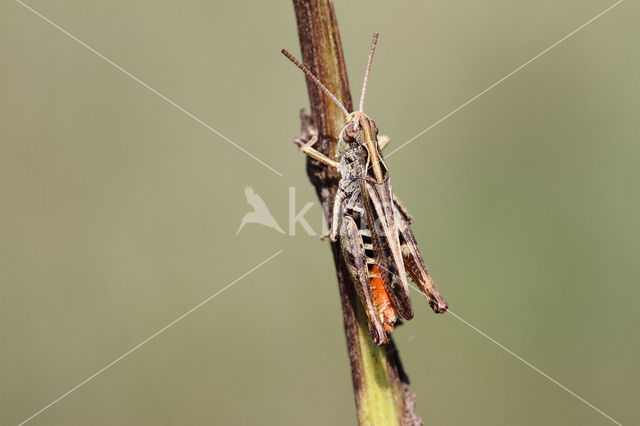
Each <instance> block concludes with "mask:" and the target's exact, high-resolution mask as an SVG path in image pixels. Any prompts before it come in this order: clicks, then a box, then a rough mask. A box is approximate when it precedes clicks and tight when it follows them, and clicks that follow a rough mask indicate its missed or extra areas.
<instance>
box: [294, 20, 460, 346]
mask: <svg viewBox="0 0 640 426" xmlns="http://www.w3.org/2000/svg"><path fill="white" fill-rule="evenodd" d="M377 40H378V34H377V33H376V34H374V35H373V42H372V43H371V49H370V51H369V60H368V61H367V68H366V72H365V77H364V83H363V86H362V95H361V97H360V108H359V110H358V111H355V112H352V113H349V112H348V111H347V109H346V108H345V107H344V105H342V103H341V102H340V101H339V100H338V99H337V98H336V97H335V95H333V94H332V93H331V92H330V91H329V89H327V88H326V87H325V86H324V84H322V83H321V82H320V81H319V80H318V79H317V78H316V77H315V76H314V75H313V74H312V73H311V71H309V70H308V69H307V68H306V67H305V66H304V65H302V64H301V63H300V62H299V61H298V60H297V59H295V58H294V57H293V56H292V55H291V54H290V53H289V52H287V51H286V50H284V49H283V50H282V53H283V54H284V55H285V56H286V57H287V58H289V59H290V60H291V61H292V62H293V63H294V64H295V65H296V66H297V67H298V68H300V69H301V70H302V71H303V72H304V73H305V74H306V75H307V76H308V77H309V78H310V79H311V81H313V83H314V84H316V85H317V86H318V87H319V88H320V89H321V90H322V91H323V92H324V93H325V94H326V95H327V96H328V97H329V98H330V99H331V100H332V101H333V102H334V103H335V104H336V105H337V106H338V107H339V108H340V109H341V110H342V112H343V113H344V115H345V118H346V124H345V126H344V128H343V129H342V131H341V132H340V136H339V140H338V153H337V155H336V158H337V160H338V161H334V160H332V159H331V158H329V157H327V156H326V155H324V154H322V153H321V152H319V151H317V150H316V149H314V148H313V145H314V144H315V143H316V142H317V140H318V137H317V135H314V136H313V137H312V138H311V139H310V140H309V141H308V142H307V143H305V144H303V145H302V146H301V150H302V151H303V152H304V153H305V154H307V155H308V156H309V157H311V158H313V159H315V160H317V161H319V162H321V163H323V164H326V165H327V166H329V167H334V168H336V169H337V170H338V171H339V172H340V175H341V179H340V182H339V184H338V191H337V194H336V198H335V202H334V205H333V214H332V220H331V229H330V232H329V237H330V239H331V241H333V242H335V241H337V239H338V235H339V236H340V247H341V251H342V254H343V256H344V259H345V263H346V265H347V269H348V271H349V275H350V277H351V280H352V282H353V284H354V286H355V288H356V291H357V292H358V296H359V297H360V301H361V302H362V304H363V306H364V309H365V312H366V314H367V318H368V321H369V331H370V332H371V337H372V338H373V341H374V342H375V343H377V344H378V345H384V344H386V343H388V342H389V336H388V333H390V332H391V331H393V327H394V325H395V323H396V319H397V316H400V317H401V318H404V319H407V320H410V319H411V318H413V308H412V306H411V299H410V297H409V287H408V284H407V273H408V274H409V276H410V277H411V279H412V280H413V281H414V282H415V283H416V284H417V286H418V288H419V289H420V291H421V292H422V293H423V294H424V296H425V297H426V298H427V300H428V301H429V305H430V306H431V308H432V309H433V311H434V312H436V313H443V312H445V311H446V310H447V308H448V306H447V302H446V301H445V300H444V298H443V297H442V296H441V295H440V293H439V292H438V290H437V289H436V288H435V285H434V283H433V280H432V279H431V276H430V275H429V272H428V271H427V267H426V266H425V264H424V261H423V260H422V256H421V255H420V251H419V250H418V245H417V243H416V239H415V237H414V236H413V232H411V229H410V228H409V224H411V223H412V221H413V219H412V217H411V215H410V214H409V213H408V211H407V209H406V208H405V207H404V205H403V204H402V203H401V202H400V201H399V200H398V199H397V198H396V197H395V195H394V194H393V191H392V190H391V182H390V180H389V171H388V170H387V166H386V164H385V162H384V159H383V156H382V149H383V148H384V147H385V146H386V145H387V144H388V143H389V139H388V138H386V137H384V136H380V138H378V127H377V126H376V123H375V121H373V120H372V119H371V118H369V117H368V116H367V115H366V114H365V113H364V112H363V106H364V99H365V95H366V90H367V81H368V79H369V72H370V70H371V62H372V60H373V54H374V52H375V47H376V43H377Z"/></svg>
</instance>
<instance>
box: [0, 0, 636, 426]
mask: <svg viewBox="0 0 640 426" xmlns="http://www.w3.org/2000/svg"><path fill="white" fill-rule="evenodd" d="M28 4H29V5H30V6H32V7H33V8H35V9H36V10H38V11H39V12H40V13H42V14H44V15H45V16H47V17H48V18H49V19H51V20H52V21H53V22H55V23H56V24H58V25H60V26H61V27H63V28H64V29H66V30H67V31H69V32H71V33H72V34H74V35H75V36H77V37H78V38H79V39H81V40H82V41H84V42H85V43H87V44H88V45H90V46H92V47H93V48H95V49H96V50H98V51H99V52H101V53H102V54H104V55H105V56H107V57H109V58H110V59H111V60H113V61H114V62H115V63H117V64H118V65H120V66H122V67H123V68H124V69H126V70H127V71H129V72H131V73H132V74H134V75H135V76H137V77H138V78H140V79H141V80H142V81H144V82H145V83H147V84H149V85H150V86H151V87H153V88H154V89H156V90H158V91H159V92H160V93H162V94H164V95H165V96H167V97H168V98H170V99H172V100H173V101H175V102H176V103H178V104H179V105H181V106H183V107H184V108H185V109H187V110H188V111H190V112H191V113H193V114H195V115H196V116H197V117H199V118H200V119H202V120H203V121H204V122H206V123H208V124H209V125H211V126H212V127H214V128H215V129H217V130H219V131H220V132H222V133H223V134H224V135H226V136H227V137H229V138H230V139H232V140H233V141H234V142H236V143H238V144H239V145H241V146H242V147H244V148H246V149H247V150H248V151H250V152H251V153H252V154H254V155H256V156H257V157H259V158H260V159H262V160H264V161H265V162H267V163H268V164H269V165H271V166H272V167H274V168H275V169H277V170H278V171H280V172H281V173H282V174H283V176H282V177H280V176H278V175H276V174H275V173H273V172H272V171H270V170H268V169H267V168H265V167H263V166H262V165H260V164H259V163H257V162H256V161H254V160H253V159H252V158H250V157H248V156H247V155H245V154H244V153H242V152H241V151H239V150H238V149H236V148H234V147H233V146H231V145H230V144H229V143H227V142H225V141H224V140H223V139H221V138H220V137H218V136H216V135H215V134H213V133H212V132H210V131H209V130H207V129H206V128H204V127H203V126H201V125H200V124H198V123H197V122H195V121H194V120H193V119H191V118H189V117H188V116H186V115H185V114H184V113H182V112H180V111H179V110H177V109H176V108H174V107H173V106H171V105H170V104H168V103H167V102H166V101H164V100H163V99H161V98H159V97H158V96H156V95H155V94H153V93H151V92H150V91H149V90H147V89H145V88H144V87H142V86H141V85H140V84H139V83H137V82H135V81H133V80H132V79H130V78H129V77H127V76H126V75H124V74H123V73H122V72H120V71H118V70H117V69H116V68H114V67H113V66H112V65H110V64H108V63H106V62H105V61H103V60H102V59H100V58H99V57H97V56H96V55H94V54H93V53H91V52H90V51H89V50H87V49H86V48H85V47H82V46H80V45H79V44H78V43H76V42H74V41H73V40H71V39H70V38H69V37H67V36H66V35H64V34H63V33H61V32H60V31H58V30H56V29H55V28H53V27H52V26H51V25H49V24H48V23H46V22H45V21H43V20H42V19H41V18H39V17H37V16H36V15H34V14H33V13H31V12H29V11H28V10H27V9H25V8H24V7H23V6H21V5H20V4H19V3H17V2H14V1H11V0H7V1H4V2H2V4H1V5H0V16H1V18H0V20H1V23H0V27H1V29H0V34H1V37H0V54H1V55H2V67H1V69H0V94H1V96H0V117H1V118H0V128H1V135H2V137H1V141H0V150H1V152H0V173H1V175H0V179H1V180H0V197H1V198H0V203H1V210H0V219H1V227H0V235H1V240H0V274H1V276H0V278H1V288H0V292H1V293H0V319H1V324H0V330H1V348H0V356H1V358H0V360H1V366H0V396H1V398H0V413H1V414H0V423H1V424H3V425H11V424H17V423H19V422H20V421H22V420H24V419H26V418H28V417H29V416H30V415H32V414H33V413H35V412H36V411H38V410H39V409H41V408H42V407H44V406H45V405H46V404H48V403H50V402H51V401H53V400H54V399H56V398H57V397H59V396H60V395H61V394H63V393H64V392H66V391H67V390H69V389H70V388H72V387H73V386H75V385H77V384H78V383H80V382H82V381H83V380H84V379H86V378H87V377H89V376H90V375H91V374H93V373H94V372H96V371H97V370H99V369H101V368H102V367H104V366H105V365H107V364H108V363H109V362H111V361H113V360H114V359H116V358H117V357H118V356H120V355H121V354H123V353H125V352H126V351H128V350H129V349H131V348H132V347H134V346H135V345H136V344H138V343H139V342H141V341H142V340H144V339H145V338H147V337H149V336H150V335H152V334H153V333H155V332H156V331H157V330H159V329H160V328H162V327H163V326H165V325H166V324H168V323H169V322H171V321H173V320H174V319H176V318H177V317H179V316H180V315H182V314H183V313H184V312H186V311H187V310H188V309H190V308H191V307H193V306H194V305H196V304H198V303H200V302H201V301H203V300H204V299H206V298H207V297H209V296H210V295H212V294H213V293H215V292H216V291H218V290H219V289H221V288H223V287H224V286H225V285H227V284H228V283H230V282H231V281H233V280H235V279H236V278H238V277H239V276H241V275H242V274H244V273H245V272H246V271H248V270H249V269H251V268H252V267H254V266H255V265H256V264H258V263H260V262H261V261H263V260H264V259H266V258H267V257H269V256H270V255H272V254H274V253H275V252H277V251H278V250H280V249H282V250H284V252H283V253H282V254H281V255H280V256H278V257H276V258H275V259H274V260H272V261H271V262H269V263H267V264H266V265H265V266H263V267H262V268H260V269H258V270H257V271H255V272H253V273H252V274H251V275H249V276H247V277H246V278H244V279H242V280H241V281H239V282H238V283H237V284H235V285H234V286H232V287H231V288H230V289H228V290H227V291H225V292H224V293H222V294H220V295H219V296H218V297H216V298H215V299H213V300H212V301H211V302H209V303H208V304H206V305H204V306H203V307H201V308H200V309H199V310H197V311H196V312H194V313H193V314H191V315H190V316H188V317H186V318H185V319H183V320H182V321H180V322H178V323H177V324H176V325H174V326H173V327H171V328H169V329H168V330H167V331H166V332H164V333H163V334H161V335H159V336H158V337H156V338H155V339H153V340H151V341H150V342H149V343H147V344H145V345H144V346H142V347H141V348H140V349H139V350H137V351H135V352H133V353H132V354H130V355H129V356H128V357H126V358H124V359H123V360H121V361H120V362H118V363H117V364H115V365H114V366H113V367H111V368H110V369H108V370H106V371H105V372H104V373H102V374H100V375H98V376H97V377H96V378H95V379H93V380H92V381H90V382H88V383H87V384H85V385H84V386H82V387H80V388H79V389H78V390H76V391H75V392H73V393H72V394H70V395H69V396H68V397H66V398H64V399H63V400H61V401H60V402H58V403H57V404H55V405H54V406H52V407H51V408H49V409H48V410H46V411H45V412H43V413H42V414H40V415H39V416H38V417H36V418H34V419H33V420H32V421H31V423H30V424H33V425H89V424H91V425H113V424H123V425H134V424H135V425H143V424H145V425H178V424H203V425H204V424H225V425H227V424H228V425H249V424H251V425H254V424H256V425H257V424H260V425H266V424H273V425H280V424H309V425H325V424H353V423H354V422H355V410H354V402H353V395H352V386H351V376H350V372H349V366H348V361H347V357H346V351H345V342H344V334H343V329H342V320H341V311H340V306H339V299H338V291H337V285H336V282H335V278H334V269H333V265H332V262H331V257H330V252H329V249H328V247H327V243H326V242H320V241H319V240H318V239H317V238H316V237H312V236H308V235H306V233H305V232H304V230H303V229H302V228H300V227H298V229H297V234H296V236H295V237H291V236H287V235H282V234H279V233H277V232H275V231H274V230H271V229H268V228H265V227H261V226H259V225H255V224H254V225H247V226H246V227H245V228H244V229H243V230H242V232H241V233H240V234H239V235H238V236H235V232H236V230H237V228H238V225H239V224H240V219H241V218H242V216H243V215H244V214H245V213H247V212H248V211H250V207H249V206H248V205H247V203H246V201H245V197H244V192H243V190H244V187H245V186H252V187H253V188H254V189H255V191H256V192H257V193H258V194H260V195H261V196H262V198H263V199H264V200H265V202H266V203H267V204H268V206H269V208H270V209H271V212H272V213H273V215H274V216H275V217H276V218H277V220H278V221H279V222H280V225H281V226H282V227H284V228H285V229H286V226H287V216H288V188H289V187H295V188H296V203H297V208H298V209H300V208H302V206H303V205H304V204H305V203H307V202H313V203H314V206H313V207H312V209H311V211H310V212H309V213H308V214H307V215H306V217H307V219H308V221H309V223H310V224H311V225H312V226H313V227H314V228H316V230H317V232H320V229H319V228H320V226H319V224H320V223H321V222H322V218H321V212H320V209H319V206H318V203H317V201H316V198H315V193H314V192H313V190H312V188H311V186H310V185H309V183H308V181H307V178H306V174H305V170H304V160H303V156H302V154H300V153H299V152H298V151H297V149H296V148H295V147H294V145H293V144H292V138H293V137H294V136H295V135H296V134H297V131H298V128H299V121H298V110H299V108H301V107H307V94H306V87H305V84H304V79H303V76H302V73H300V72H299V71H298V70H296V69H295V67H293V66H292V65H291V64H290V63H289V62H288V61H287V60H285V59H284V58H283V57H282V56H281V55H280V53H279V50H280V49H281V48H282V47H286V48H288V49H290V50H291V51H292V52H294V53H295V54H296V55H298V54H299V47H298V39H297V34H296V24H295V18H294V13H293V7H292V5H291V3H289V2H288V1H283V2H264V1H248V2H211V1H194V0H189V1H184V2H154V1H149V0H146V1H136V2H129V1H110V2H84V1H79V0H76V1H64V2H46V1H44V0H31V1H30V2H29V3H28ZM611 4H613V1H603V0H586V1H585V0H580V1H578V0H572V1H562V2H557V1H549V0H544V1H519V2H506V1H495V0H494V1H484V2H477V1H471V0H464V1H456V2H450V1H445V0H437V1H428V2H422V3H418V2H408V1H398V2H381V1H376V2H347V1H338V2H337V4H336V10H337V16H338V21H339V23H340V24H341V33H342V42H343V46H344V50H345V56H346V59H347V64H348V69H349V75H350V81H351V82H352V83H353V86H354V96H357V95H358V94H359V86H360V82H361V79H362V75H363V71H364V66H365V62H366V56H367V53H368V47H369V42H370V38H371V34H372V33H373V32H374V31H379V32H380V33H381V38H380V43H379V46H378V51H377V53H376V58H375V60H374V66H373V71H372V75H371V80H370V84H369V96H368V99H367V103H366V110H367V112H368V113H369V114H370V115H371V116H372V117H373V118H375V120H376V121H377V123H378V125H379V126H380V128H381V131H382V133H385V134H387V135H389V136H390V137H391V139H392V144H391V146H390V149H389V150H393V149H394V148H396V147H398V146H399V145H400V144H401V143H403V142H404V141H406V140H408V139H409V138H411V137H413V136H414V135H416V134H417V133H418V132H420V131H421V130H423V129H425V128H426V127H428V126H429V125H430V124H431V123H433V122H435V121H437V120H439V119H440V118H441V117H443V116H444V115H446V114H447V113H449V112H450V111H452V110H453V109H454V108H456V107H458V106H459V105H461V104H463V103H464V102H466V101H467V100H469V99H470V98H472V97H473V96H475V95H476V94H478V93H479V92H481V91H482V90H484V89H485V88H487V87H488V86H490V85H491V84H493V83H494V82H496V81H497V80H499V79H500V78H502V77H503V76H505V75H506V74H508V73H509V72H511V71H512V70H514V69H515V68H517V67H518V66H520V65H521V64H523V63H525V62H526V61H528V60H529V59H531V58H532V57H534V56H535V55H536V54H538V53H539V52H540V51H542V50H543V49H545V48H547V47H549V46H550V45H552V44H553V43H555V42H556V41H558V40H559V39H561V38H562V37H564V36H565V35H566V34H568V33H570V32H571V31H573V30H574V29H576V28H577V27H579V26H580V25H582V24H583V23H585V22H586V21H588V20H589V19H591V18H592V17H594V16H595V15H597V14H598V13H600V12H601V11H602V10H604V9H606V8H607V7H608V6H610V5H611ZM639 28H640V7H639V6H638V5H637V3H635V2H632V1H626V2H624V3H622V4H621V5H619V6H618V7H617V8H615V9H613V10H612V11H611V12H609V13H608V14H606V15H604V16H603V17H602V18H600V19H599V20H597V21H596V22H594V23H593V24H591V25H590V26H588V27H586V28H585V29H584V30H582V31H580V32H579V33H577V34H576V35H575V36H573V37H571V38H569V39H568V40H566V41H565V42H563V43H562V44H560V45H558V46H557V47H555V48H554V49H553V50H551V51H550V52H548V53H546V54H545V55H543V56H542V57H540V58H539V59H537V60H536V61H534V62H533V63H531V64H530V65H528V66H527V67H525V68H524V69H522V70H521V71H519V72H518V73H516V74H515V75H513V76H512V77H510V78H508V79H507V80H506V81H504V82H503V83H501V84H500V85H498V86H497V87H495V88H494V89H492V90H491V91H489V92H488V93H486V94H485V95H483V96H482V97H480V98H478V99H477V100H476V101H474V102H473V103H471V104H470V105H468V106H467V107H465V108H464V109H462V110H460V111H459V112H457V113H456V114H454V115H453V116H451V117H450V118H448V119H447V120H446V121H444V122H442V123H441V124H439V125H438V126H436V127H435V128H433V129H432V130H431V131H429V132H427V133H426V134H424V135H423V136H421V137H420V138H418V139H416V140H415V141H414V142H412V143H411V144H409V145H408V146H406V147H405V148H404V149H402V150H400V151H398V152H397V153H395V154H394V155H393V156H391V157H389V159H388V163H389V166H390V169H391V173H392V176H393V184H394V189H395V191H396V192H397V193H398V194H399V196H400V197H401V198H402V199H403V201H404V202H405V203H406V204H407V206H408V207H409V209H410V210H411V211H412V213H413V215H414V216H415V218H416V223H415V225H414V232H415V234H416V236H417V238H418V239H419V242H420V245H421V248H422V251H423V255H424V257H425V259H426V261H427V262H428V264H429V265H430V267H431V269H432V272H433V275H434V277H435V279H436V282H437V283H438V285H439V289H440V290H441V292H442V293H443V294H444V295H445V296H446V298H447V300H448V301H449V304H450V305H451V308H452V309H453V311H454V312H455V313H456V314H458V315H460V316H461V317H462V318H464V319H465V320H467V321H469V322H470V323H471V324H473V325H475V326H476V327H478V328H479V329H481V330H483V331H484V332H486V333H487V334H488V335H490V336H492V337H493V338H495V339H497V340H498V341H499V342H501V343H502V344H504V345H506V346H507V347H508V348H510V349H511V350H513V351H514V352H515V353H517V354H519V355H521V356H523V357H524V358H525V359H527V360H528V361H530V362H531V363H532V364H534V365H535V366H537V367H538V368H540V369H541V370H543V371H544V372H546V373H548V374H549V375H550V376H552V377H554V378H556V379H557V380H558V381H559V382H561V383H562V384H564V385H566V386H568V387H569V388H570V389H572V390H573V391H575V392H576V393H578V394H579V395H581V396H582V397H584V398H585V399H586V400H587V401H590V402H591V403H593V404H595V405H596V406H597V407H599V408H600V409H602V410H603V411H604V412H606V413H608V414H609V415H610V416H612V417H613V418H615V419H616V420H618V421H620V422H621V423H623V424H639V423H640V414H639V412H638V409H637V402H638V400H640V363H639V361H638V360H639V359H640V335H639V333H638V327H639V326H640V316H639V315H638V308H637V306H636V304H637V300H638V299H639V298H640V287H639V284H640V273H639V271H638V255H639V253H640V219H639V218H640V193H639V191H638V184H639V183H640V161H639V155H640V146H638V135H639V134H640V125H639V124H638V113H639V112H640V77H639V76H640V73H639V67H640V50H639V49H638V46H637V44H638V37H639V35H640V32H639ZM415 305H416V318H415V319H414V320H413V321H411V322H408V323H406V324H405V325H404V326H402V327H400V328H399V329H398V330H397V331H396V332H395V333H394V336H395V338H396V342H397V343H398V346H399V348H400V351H401V355H402V358H403V360H404V363H405V367H406V369H407V371H408V373H409V375H410V378H411V380H412V390H413V391H414V392H415V393H416V394H417V400H416V401H417V410H418V412H419V413H420V414H421V415H422V417H423V419H424V420H425V423H426V424H434V425H514V424H517V425H538V424H547V425H568V424H576V425H577V424H580V425H606V424H611V422H610V421H609V420H607V419H606V418H605V417H603V416H602V415H600V414H598V413H597V412H596V411H594V410H593V409H591V408H589V407H588V406H586V405H585V404H583V403H582V402H580V401H579V400H577V399H576V398H574V397H573V396H571V395H570V394H568V393H567V392H565V391H564V390H562V389H560V388H559V387H558V386H556V385H554V384H553V383H551V382H549V381H548V380H547V379H545V378H544V377H542V376H541V375H539V374H537V373H536V372H535V371H533V370H532V369H530V368H528V367H527V366H525V365H524V364H522V363H521V362H520V361H518V360H516V359H515V358H513V357H512V356H511V355H509V354H508V353H507V352H505V351H503V350H502V349H500V348H499V347H498V346H496V345H495V344H493V343H491V342H490V341H488V340H487V339H485V338H484V337H482V336H481V335H479V334H478V333H476V332H475V331H473V330H472V329H471V328H469V327H467V326H466V325H464V324H463V323H462V322H460V321H458V320H456V319H455V318H454V317H453V316H451V315H445V316H435V315H433V314H432V313H431V312H430V309H429V308H428V306H427V305H426V303H425V302H424V300H423V299H421V298H420V297H416V298H415Z"/></svg>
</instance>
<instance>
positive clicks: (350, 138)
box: [342, 123, 358, 142]
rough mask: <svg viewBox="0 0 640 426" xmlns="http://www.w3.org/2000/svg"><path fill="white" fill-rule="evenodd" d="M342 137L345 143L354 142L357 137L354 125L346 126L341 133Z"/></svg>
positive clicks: (356, 129)
mask: <svg viewBox="0 0 640 426" xmlns="http://www.w3.org/2000/svg"><path fill="white" fill-rule="evenodd" d="M342 136H343V138H344V141H345V142H355V140H356V138H357V137H358V128H357V127H356V124H351V123H349V124H347V126H346V127H345V128H344V131H343V132H342Z"/></svg>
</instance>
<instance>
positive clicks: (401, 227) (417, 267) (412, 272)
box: [396, 208, 449, 314]
mask: <svg viewBox="0 0 640 426" xmlns="http://www.w3.org/2000/svg"><path fill="white" fill-rule="evenodd" d="M396 218H397V219H396V226H397V227H398V231H399V233H400V245H401V247H402V258H403V260H404V266H405V268H406V270H407V272H409V276H410V277H411V279H412V280H413V282H415V283H416V284H417V285H418V288H419V289H420V291H421V292H422V294H424V296H425V297H426V298H427V300H428V301H429V306H431V309H433V311H434V312H435V313H437V314H440V313H443V312H445V311H446V310H447V309H448V308H449V306H448V305H447V302H446V301H445V300H444V297H442V295H441V294H440V292H439V291H438V289H436V286H435V284H434V283H433V279H431V276H430V275H429V271H427V267H426V265H425V264H424V260H423V259H422V255H421V254H420V250H419V249H418V243H417V242H416V238H415V237H414V235H413V232H412V231H411V228H409V225H407V223H406V222H405V221H404V219H403V218H402V216H401V215H400V212H399V211H398V209H397V208H396Z"/></svg>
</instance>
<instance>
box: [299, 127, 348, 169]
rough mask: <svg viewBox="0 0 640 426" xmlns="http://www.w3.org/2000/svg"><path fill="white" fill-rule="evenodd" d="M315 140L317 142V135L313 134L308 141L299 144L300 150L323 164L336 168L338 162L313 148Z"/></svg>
mask: <svg viewBox="0 0 640 426" xmlns="http://www.w3.org/2000/svg"><path fill="white" fill-rule="evenodd" d="M316 142H318V135H313V137H312V138H311V140H309V142H307V143H301V144H300V151H302V152H304V153H305V154H307V155H308V156H309V157H311V158H313V159H314V160H318V161H319V162H321V163H322V164H325V165H327V166H329V167H333V168H336V169H337V168H338V166H339V165H340V163H338V162H337V161H334V160H332V159H331V158H329V157H327V156H326V155H324V154H323V153H321V152H320V151H318V150H317V149H315V148H313V145H315V143H316Z"/></svg>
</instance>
